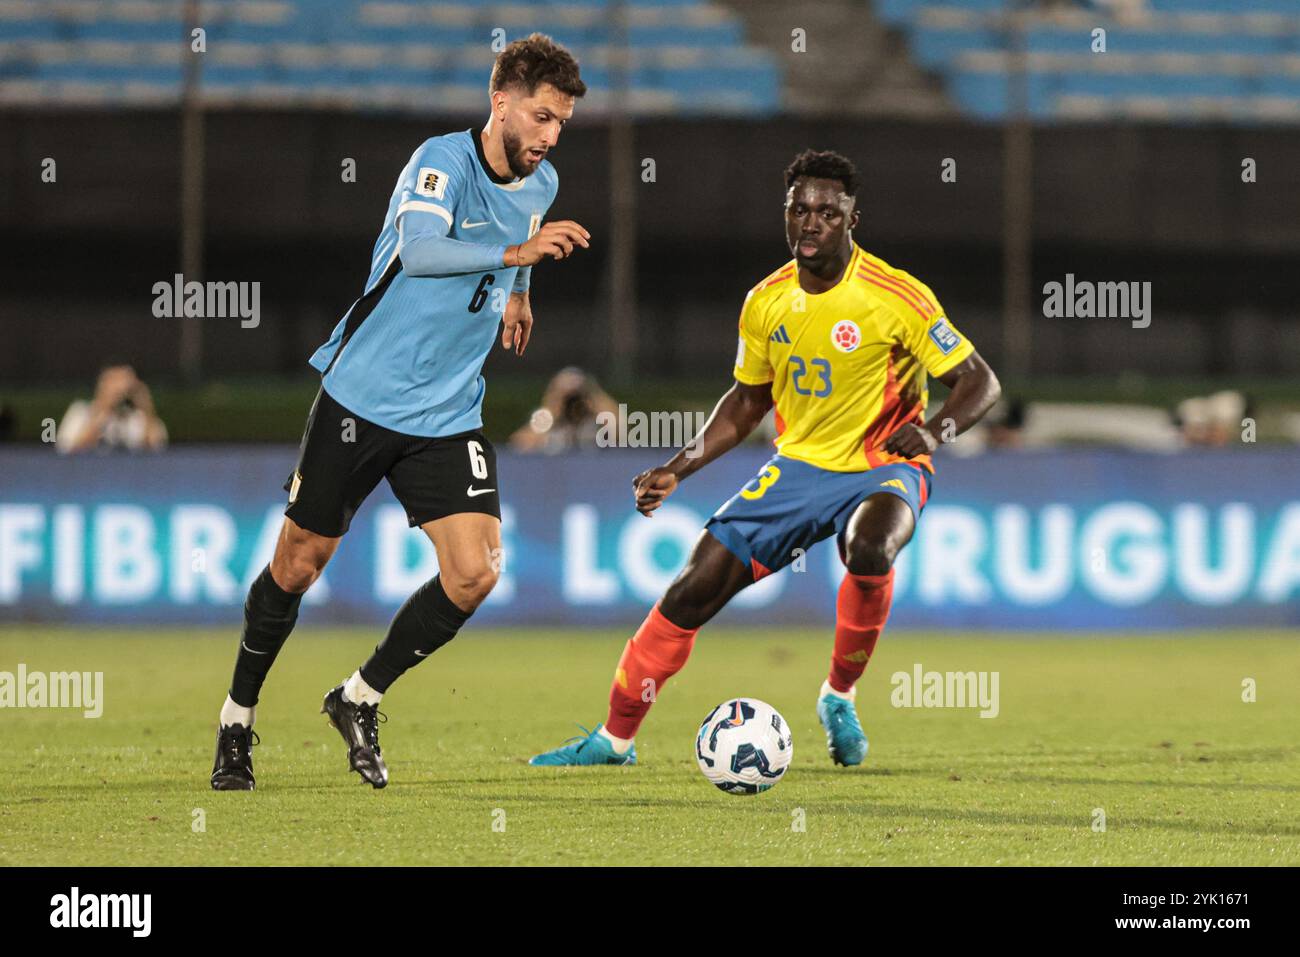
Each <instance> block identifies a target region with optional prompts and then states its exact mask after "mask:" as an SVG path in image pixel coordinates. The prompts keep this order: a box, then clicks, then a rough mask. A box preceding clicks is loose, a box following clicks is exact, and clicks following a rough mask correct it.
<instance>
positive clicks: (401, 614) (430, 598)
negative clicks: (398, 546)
mask: <svg viewBox="0 0 1300 957" xmlns="http://www.w3.org/2000/svg"><path fill="white" fill-rule="evenodd" d="M471 614H473V613H472V612H468V611H462V610H461V609H460V608H459V607H457V605H456V603H455V602H453V601H452V600H451V599H450V598H448V597H447V593H446V592H445V591H443V588H442V579H441V577H440V576H438V575H435V576H434V577H433V578H432V579H431V580H429V581H427V582H425V583H424V584H423V585H421V586H420V587H419V588H417V589H416V590H415V593H414V594H412V595H411V597H410V598H408V599H406V602H405V604H403V605H402V607H401V608H399V609H398V610H397V614H396V615H394V616H393V621H392V624H390V625H389V626H388V634H386V635H384V640H383V641H381V642H380V643H379V645H378V646H377V647H376V648H375V653H374V654H373V655H371V656H370V660H369V661H367V662H366V663H365V664H364V665H362V666H361V677H362V678H363V679H364V680H365V682H366V684H368V685H370V687H372V688H374V689H375V690H376V691H378V692H379V693H380V694H383V693H384V692H385V691H387V690H388V687H389V685H391V684H392V683H393V682H394V681H396V680H397V679H398V678H400V677H401V676H402V674H404V673H405V672H406V671H407V670H408V669H410V668H414V667H415V666H416V665H418V664H419V663H420V662H421V661H422V660H423V659H425V658H427V657H428V656H429V655H431V654H433V653H434V652H435V651H437V650H438V649H439V648H441V647H442V646H443V645H445V644H446V643H447V642H449V641H451V640H452V639H453V638H455V637H456V632H458V631H460V628H461V625H463V624H465V622H466V621H468V620H469V616H470V615H471Z"/></svg>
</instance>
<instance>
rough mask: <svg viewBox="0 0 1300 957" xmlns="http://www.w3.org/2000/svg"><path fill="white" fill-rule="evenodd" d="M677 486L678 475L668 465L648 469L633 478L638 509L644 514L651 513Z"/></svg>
mask: <svg viewBox="0 0 1300 957" xmlns="http://www.w3.org/2000/svg"><path fill="white" fill-rule="evenodd" d="M676 488H677V475H676V474H675V473H674V472H673V470H672V469H670V468H668V467H667V466H663V465H659V466H656V467H655V468H652V469H646V470H645V471H644V472H642V473H641V474H640V475H638V476H637V477H636V478H634V479H633V480H632V489H633V492H634V494H635V495H636V510H637V511H638V512H640V513H641V514H642V515H649V514H650V513H651V512H653V511H654V510H655V509H657V508H658V507H659V506H660V505H662V504H663V502H664V499H666V498H667V497H668V496H669V495H672V494H673V491H674V490H675V489H676Z"/></svg>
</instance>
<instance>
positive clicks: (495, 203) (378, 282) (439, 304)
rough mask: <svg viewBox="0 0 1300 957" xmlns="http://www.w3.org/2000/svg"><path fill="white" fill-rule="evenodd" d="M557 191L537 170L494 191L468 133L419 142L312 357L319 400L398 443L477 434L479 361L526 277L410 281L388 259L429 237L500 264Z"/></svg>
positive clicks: (503, 273)
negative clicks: (345, 301)
mask: <svg viewBox="0 0 1300 957" xmlns="http://www.w3.org/2000/svg"><path fill="white" fill-rule="evenodd" d="M558 188H559V177H558V176H557V175H556V172H555V168H554V167H553V166H551V164H550V163H549V162H547V161H546V160H543V161H542V162H541V163H539V164H538V168H537V171H536V172H535V173H533V175H531V176H528V177H525V178H524V179H519V180H514V181H513V182H502V181H501V180H500V178H499V177H497V176H496V175H495V174H493V173H491V172H490V167H489V166H488V165H487V161H486V159H484V158H483V154H482V144H481V143H480V140H479V136H478V133H477V132H476V131H473V130H466V131H465V132H462V133H449V134H447V135H445V136H435V137H434V138H432V139H430V140H427V141H425V143H424V144H423V145H422V146H421V147H420V148H419V149H418V150H416V151H415V153H414V155H413V156H412V157H411V159H410V162H408V163H407V164H406V168H405V169H403V170H402V174H401V176H400V177H399V178H398V180H397V186H396V188H395V189H394V190H393V195H392V198H391V199H390V200H389V202H388V215H387V216H385V217H384V228H383V229H382V230H381V231H380V233H379V239H378V240H377V241H376V242H375V251H374V257H373V259H372V261H371V267H370V278H369V279H368V280H367V282H366V290H365V295H363V296H362V297H361V298H360V299H358V300H357V301H356V302H355V303H353V305H352V308H351V309H349V310H348V312H347V314H346V315H344V317H343V318H342V319H341V320H340V321H339V324H338V325H337V326H335V327H334V332H333V333H332V334H331V335H330V338H329V341H328V342H326V343H325V344H324V345H323V346H321V347H320V348H319V349H317V350H316V353H315V354H314V355H313V356H312V357H311V364H312V366H313V367H314V368H316V369H318V370H319V371H320V372H321V373H322V379H323V383H324V386H325V390H326V391H327V392H328V393H329V394H330V395H331V396H333V398H334V399H335V400H336V401H337V402H338V403H339V404H341V405H342V406H344V407H345V408H347V409H348V410H349V411H352V412H355V413H356V414H357V415H360V416H361V417H363V418H365V419H368V420H369V421H371V422H374V423H376V424H378V425H382V426H384V427H385V428H388V429H392V430H394V431H396V432H404V433H406V434H408V435H419V436H428V437H438V436H444V435H455V434H456V433H458V432H465V431H468V430H470V429H476V428H479V427H480V426H481V425H482V424H483V419H482V408H483V393H484V391H485V386H484V383H483V376H482V375H481V371H482V368H483V361H484V360H485V359H486V358H487V354H488V351H489V350H490V349H491V348H492V346H493V343H494V342H495V341H496V339H497V333H498V331H499V329H500V325H501V319H502V316H503V314H504V312H505V305H506V301H507V299H508V298H509V295H510V292H511V291H512V289H514V290H521V289H523V288H527V286H526V283H527V273H528V270H520V269H518V268H516V267H513V266H512V267H509V268H507V267H501V266H498V267H497V268H492V269H487V270H485V271H479V272H468V273H461V274H459V275H441V276H436V277H433V276H412V275H409V274H408V273H407V271H406V270H404V269H403V268H402V260H401V258H399V252H400V249H401V246H402V244H407V245H411V244H412V241H413V240H415V239H417V237H419V236H420V235H429V234H432V235H436V236H443V237H448V238H450V239H454V240H459V241H461V242H464V243H475V244H482V245H483V246H484V247H485V248H484V253H485V256H484V258H483V259H482V260H481V261H483V262H493V263H500V262H501V257H502V255H503V254H504V252H505V248H506V246H508V245H512V244H514V243H522V242H524V241H525V240H527V239H528V237H529V236H531V235H532V234H533V233H535V232H536V231H537V229H538V227H539V226H540V225H541V222H542V217H543V216H545V215H546V211H547V209H548V208H549V207H550V205H551V202H552V201H553V200H554V199H555V193H556V191H557V190H558ZM493 250H494V251H493Z"/></svg>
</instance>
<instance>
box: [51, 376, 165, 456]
mask: <svg viewBox="0 0 1300 957" xmlns="http://www.w3.org/2000/svg"><path fill="white" fill-rule="evenodd" d="M166 445H167V427H166V426H165V425H163V421H162V419H160V418H158V413H157V412H156V411H155V410H154V405H153V396H152V395H151V394H150V392H149V387H148V386H147V385H145V384H144V382H143V381H142V380H141V379H140V378H139V376H137V375H136V374H135V370H134V369H133V368H131V367H130V366H129V365H112V366H108V367H106V368H105V369H104V370H103V371H102V372H100V374H99V382H98V384H97V385H96V386H95V397H94V398H93V399H92V400H91V401H89V402H87V401H86V400H85V399H78V400H77V401H75V402H73V403H72V404H71V405H70V406H68V411H66V412H65V413H63V421H62V422H60V423H59V429H58V433H57V436H56V445H55V447H56V448H57V449H58V450H59V451H60V452H61V453H64V454H67V453H70V452H84V451H87V450H88V449H94V448H110V449H125V450H127V451H131V452H139V451H142V450H151V451H156V450H158V449H161V448H164V447H166Z"/></svg>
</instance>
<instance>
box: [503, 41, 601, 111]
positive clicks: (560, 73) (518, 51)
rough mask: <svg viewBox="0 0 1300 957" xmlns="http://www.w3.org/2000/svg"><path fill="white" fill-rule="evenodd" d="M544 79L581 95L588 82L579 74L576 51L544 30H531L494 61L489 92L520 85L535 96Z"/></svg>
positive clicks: (565, 90)
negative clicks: (557, 41)
mask: <svg viewBox="0 0 1300 957" xmlns="http://www.w3.org/2000/svg"><path fill="white" fill-rule="evenodd" d="M542 83H549V84H551V86H553V87H555V88H556V89H557V90H559V91H560V92H561V93H567V94H568V95H569V96H572V97H580V96H582V95H583V94H584V93H586V92H587V84H585V83H583V82H582V77H581V76H579V75H578V61H577V60H575V59H574V58H573V54H572V53H570V52H569V51H568V50H566V49H565V48H564V47H562V46H560V44H558V43H556V42H555V41H554V40H552V39H551V38H550V37H548V36H547V35H546V34H544V33H532V34H529V35H528V36H526V37H524V38H523V39H522V40H515V41H514V42H512V43H510V44H507V46H506V48H505V49H504V50H502V51H501V52H500V53H499V54H497V60H496V63H494V64H493V65H492V79H491V80H489V81H488V92H489V93H495V92H496V91H497V90H504V89H505V88H506V87H508V86H521V87H523V88H524V89H526V90H527V91H528V95H529V96H532V95H533V93H535V92H537V87H538V86H539V85H541V84H542Z"/></svg>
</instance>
